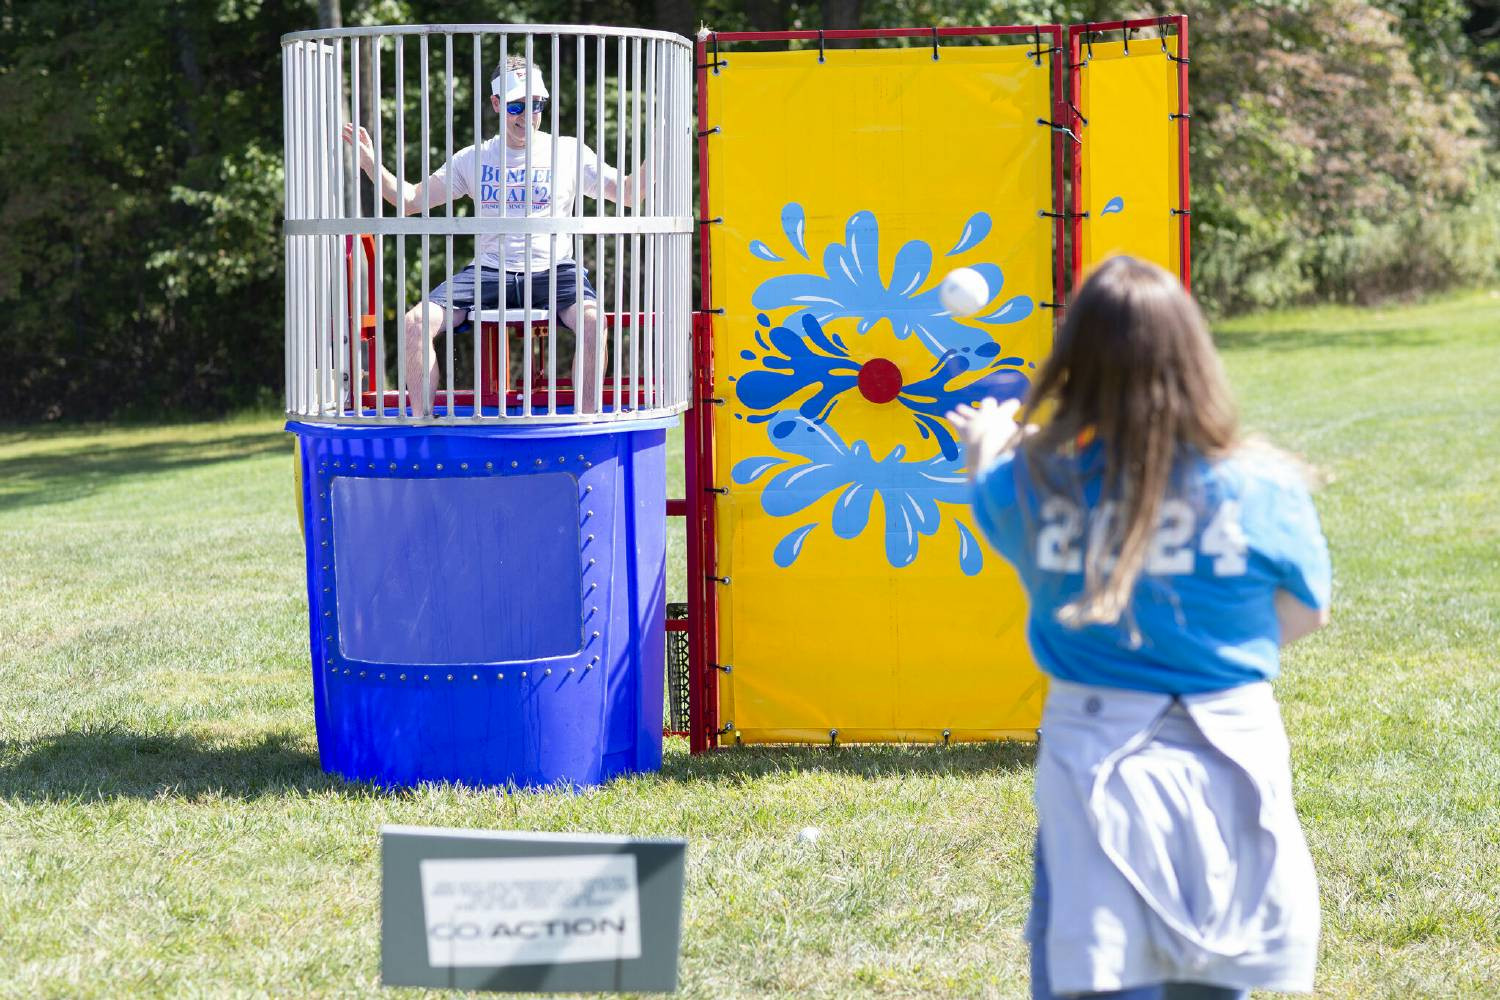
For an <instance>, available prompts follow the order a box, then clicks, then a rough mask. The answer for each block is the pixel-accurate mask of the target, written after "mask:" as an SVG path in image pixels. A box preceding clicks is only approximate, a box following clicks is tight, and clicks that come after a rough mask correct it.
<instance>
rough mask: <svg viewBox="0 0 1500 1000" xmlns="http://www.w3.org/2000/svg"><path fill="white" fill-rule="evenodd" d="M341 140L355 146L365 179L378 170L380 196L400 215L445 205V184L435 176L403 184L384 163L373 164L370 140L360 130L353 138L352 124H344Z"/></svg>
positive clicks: (373, 154)
mask: <svg viewBox="0 0 1500 1000" xmlns="http://www.w3.org/2000/svg"><path fill="white" fill-rule="evenodd" d="M344 141H345V142H347V143H349V144H350V145H355V144H357V145H358V146H359V166H360V169H361V170H363V171H364V172H365V175H366V176H367V177H370V178H374V177H375V175H376V174H375V172H376V170H379V171H380V196H381V197H382V198H384V199H385V200H386V201H388V202H390V203H391V204H392V205H396V206H398V207H399V208H400V209H401V214H402V215H415V214H417V213H418V212H420V211H422V208H423V206H424V205H425V206H427V207H429V208H430V207H432V206H435V205H442V204H445V203H447V201H448V185H447V183H446V182H445V181H444V180H443V179H442V178H441V177H438V176H437V175H436V174H434V175H432V176H431V177H428V178H427V179H426V180H425V181H422V182H421V183H420V184H412V183H410V182H408V183H406V184H403V183H401V181H399V180H398V179H397V178H396V175H395V174H393V173H391V172H390V171H389V170H387V169H386V168H385V164H383V163H376V162H375V144H374V143H373V142H371V141H370V133H368V132H366V131H365V130H364V129H363V128H361V129H360V130H359V135H358V137H356V136H355V132H354V123H353V122H346V123H345V124H344Z"/></svg>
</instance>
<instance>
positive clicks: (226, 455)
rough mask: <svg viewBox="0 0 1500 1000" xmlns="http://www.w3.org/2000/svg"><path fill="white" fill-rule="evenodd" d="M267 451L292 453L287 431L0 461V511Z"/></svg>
mask: <svg viewBox="0 0 1500 1000" xmlns="http://www.w3.org/2000/svg"><path fill="white" fill-rule="evenodd" d="M271 452H282V453H285V454H287V455H288V456H289V455H290V454H291V445H290V444H289V443H288V439H287V436H286V434H285V432H282V431H271V432H261V433H250V434H236V435H232V436H229V437H216V438H211V439H208V440H205V441H163V442H151V443H146V444H130V445H116V446H111V445H108V444H100V445H80V446H78V447H76V448H68V449H66V450H62V451H49V452H47V453H46V454H43V455H28V456H24V457H21V458H12V459H6V460H0V484H3V486H0V511H5V510H15V509H19V508H21V507H34V506H38V505H42V504H50V503H62V502H64V501H68V500H77V499H80V498H82V497H86V496H90V495H92V494H94V493H96V492H98V491H99V490H100V489H103V488H105V487H107V486H109V485H110V484H111V483H113V482H116V481H119V480H122V479H127V478H130V477H135V476H149V475H154V474H156V473H161V472H174V471H177V470H180V469H187V468H192V467H195V466H204V465H211V464H213V463H215V462H233V461H238V460H240V459H244V458H254V457H258V456H260V455H266V454H269V453H271ZM288 462H290V458H288Z"/></svg>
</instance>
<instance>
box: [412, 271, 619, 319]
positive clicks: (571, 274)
mask: <svg viewBox="0 0 1500 1000" xmlns="http://www.w3.org/2000/svg"><path fill="white" fill-rule="evenodd" d="M479 272H480V273H479V277H478V281H479V289H478V292H477V294H476V292H475V288H474V282H475V274H474V265H473V264H470V265H469V266H468V267H466V268H464V269H463V270H462V271H459V272H458V273H457V274H455V275H453V277H451V278H449V279H448V280H447V281H445V282H443V283H442V284H441V285H438V286H437V287H436V288H434V289H433V290H432V292H431V294H429V295H428V296H427V299H428V301H429V302H433V303H436V304H437V305H440V306H442V305H448V304H450V297H451V304H452V306H453V308H454V309H455V310H459V309H464V310H468V309H498V308H500V289H501V288H504V289H505V308H506V309H524V308H525V307H526V285H525V282H526V279H527V278H528V277H529V278H530V279H531V307H532V308H533V309H546V308H547V303H548V293H549V291H550V290H551V285H552V278H551V276H550V275H549V274H548V272H547V271H533V272H531V273H530V274H529V275H528V274H527V273H526V272H524V271H497V270H496V269H494V268H492V267H485V268H480V269H479ZM580 279H581V283H582V285H583V296H582V297H583V299H584V300H585V301H588V302H592V301H594V300H595V299H597V298H598V296H597V295H596V294H595V293H594V286H593V285H591V284H589V272H588V269H587V268H581V267H579V266H578V264H577V262H575V261H571V260H569V261H559V262H558V264H557V301H556V302H555V303H553V306H554V308H555V310H556V311H557V312H559V313H560V312H562V311H563V310H564V309H566V308H568V307H569V306H571V305H573V304H574V303H575V302H577V301H578V299H579V295H578V286H579V284H580Z"/></svg>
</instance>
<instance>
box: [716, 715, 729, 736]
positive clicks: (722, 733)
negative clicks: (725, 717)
mask: <svg viewBox="0 0 1500 1000" xmlns="http://www.w3.org/2000/svg"><path fill="white" fill-rule="evenodd" d="M714 732H715V733H717V734H718V735H719V736H726V735H728V734H729V733H732V732H734V720H733V719H730V720H729V721H728V722H726V723H724V725H723V726H721V727H719V728H718V729H716V730H714Z"/></svg>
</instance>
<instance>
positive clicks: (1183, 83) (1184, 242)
mask: <svg viewBox="0 0 1500 1000" xmlns="http://www.w3.org/2000/svg"><path fill="white" fill-rule="evenodd" d="M1173 21H1174V22H1175V23H1176V24H1177V59H1178V61H1177V62H1176V63H1174V65H1175V66H1176V67H1177V113H1178V115H1179V116H1180V117H1178V119H1177V194H1178V200H1179V201H1180V202H1181V204H1180V205H1179V207H1180V208H1181V209H1182V214H1181V215H1179V216H1178V217H1177V222H1178V225H1179V226H1180V227H1181V228H1180V229H1179V230H1178V234H1177V238H1178V239H1179V240H1180V241H1181V242H1180V244H1179V245H1180V247H1181V250H1180V252H1179V257H1178V259H1179V260H1180V262H1181V264H1182V285H1183V287H1184V288H1186V289H1187V290H1188V291H1190V292H1191V291H1192V290H1193V225H1192V223H1193V217H1192V215H1191V214H1189V213H1191V211H1192V208H1193V199H1192V192H1191V190H1190V188H1191V187H1192V185H1191V180H1192V171H1191V169H1190V166H1191V156H1190V153H1191V150H1190V147H1189V145H1188V127H1189V125H1190V124H1191V121H1190V119H1189V118H1188V113H1189V111H1190V110H1191V109H1190V108H1189V106H1188V19H1187V15H1186V14H1178V15H1177V16H1176V17H1174V18H1173Z"/></svg>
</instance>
